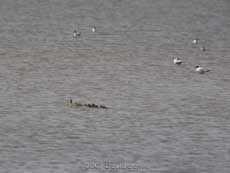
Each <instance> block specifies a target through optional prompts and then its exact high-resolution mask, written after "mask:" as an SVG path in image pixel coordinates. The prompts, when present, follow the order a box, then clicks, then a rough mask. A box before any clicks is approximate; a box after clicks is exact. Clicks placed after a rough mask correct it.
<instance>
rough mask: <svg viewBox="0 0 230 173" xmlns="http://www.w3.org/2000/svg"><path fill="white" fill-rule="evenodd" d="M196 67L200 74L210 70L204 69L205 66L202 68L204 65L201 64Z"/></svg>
mask: <svg viewBox="0 0 230 173" xmlns="http://www.w3.org/2000/svg"><path fill="white" fill-rule="evenodd" d="M195 68H196V72H198V73H200V74H204V73H205V72H208V71H210V70H208V69H204V68H202V67H200V66H196V67H195Z"/></svg>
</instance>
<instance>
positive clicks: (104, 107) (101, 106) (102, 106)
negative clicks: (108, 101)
mask: <svg viewBox="0 0 230 173" xmlns="http://www.w3.org/2000/svg"><path fill="white" fill-rule="evenodd" d="M100 108H103V109H108V108H107V107H106V106H104V105H100Z"/></svg>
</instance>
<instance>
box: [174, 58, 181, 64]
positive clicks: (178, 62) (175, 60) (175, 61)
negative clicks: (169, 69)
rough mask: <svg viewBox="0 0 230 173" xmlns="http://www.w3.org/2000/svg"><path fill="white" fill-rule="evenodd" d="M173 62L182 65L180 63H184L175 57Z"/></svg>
mask: <svg viewBox="0 0 230 173" xmlns="http://www.w3.org/2000/svg"><path fill="white" fill-rule="evenodd" d="M173 63H174V64H176V65H180V64H182V61H181V59H180V58H175V59H174V60H173Z"/></svg>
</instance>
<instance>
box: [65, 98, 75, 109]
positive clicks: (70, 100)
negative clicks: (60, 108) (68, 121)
mask: <svg viewBox="0 0 230 173" xmlns="http://www.w3.org/2000/svg"><path fill="white" fill-rule="evenodd" d="M65 106H69V107H71V106H73V100H72V99H69V100H66V102H65Z"/></svg>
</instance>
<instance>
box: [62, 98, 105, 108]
mask: <svg viewBox="0 0 230 173" xmlns="http://www.w3.org/2000/svg"><path fill="white" fill-rule="evenodd" d="M65 106H68V107H74V108H78V107H89V108H101V109H108V107H106V106H104V105H96V104H94V103H93V104H82V103H79V102H73V100H72V99H69V100H66V102H65Z"/></svg>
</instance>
